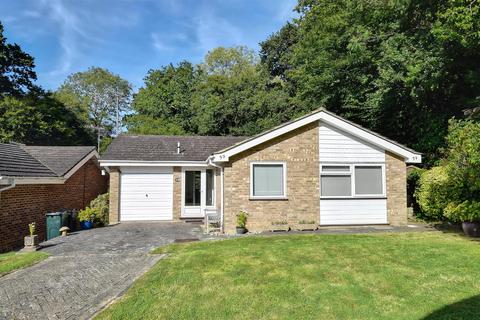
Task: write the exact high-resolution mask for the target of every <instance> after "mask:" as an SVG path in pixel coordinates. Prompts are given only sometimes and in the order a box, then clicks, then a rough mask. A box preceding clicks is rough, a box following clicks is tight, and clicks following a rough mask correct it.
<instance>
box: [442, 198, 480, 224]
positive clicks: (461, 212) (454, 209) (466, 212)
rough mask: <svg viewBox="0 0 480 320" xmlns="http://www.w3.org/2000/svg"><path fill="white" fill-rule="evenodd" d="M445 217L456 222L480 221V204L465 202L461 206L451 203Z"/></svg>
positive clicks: (446, 209)
mask: <svg viewBox="0 0 480 320" xmlns="http://www.w3.org/2000/svg"><path fill="white" fill-rule="evenodd" d="M444 214H445V217H447V218H448V219H449V220H452V221H454V222H465V221H467V222H474V221H480V202H478V201H469V200H466V201H463V202H462V203H460V204H455V203H453V202H451V203H449V204H448V205H447V207H446V208H445V212H444Z"/></svg>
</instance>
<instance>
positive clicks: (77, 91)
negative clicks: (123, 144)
mask: <svg viewBox="0 0 480 320" xmlns="http://www.w3.org/2000/svg"><path fill="white" fill-rule="evenodd" d="M131 95H132V85H131V84H130V83H129V82H128V81H127V80H124V79H122V78H121V77H120V76H118V75H115V74H113V73H111V72H110V71H108V70H106V69H102V68H98V67H91V68H90V69H88V70H87V71H85V72H77V73H74V74H71V75H70V76H68V78H67V79H66V80H65V82H64V83H63V84H62V86H61V87H60V88H59V89H58V90H57V92H56V94H55V96H56V98H57V99H59V100H60V101H62V102H63V103H64V104H65V105H66V106H67V107H68V108H69V109H70V110H72V111H73V112H74V113H75V114H76V115H77V116H78V117H79V118H80V119H82V120H83V121H85V122H86V123H87V125H88V126H89V127H91V128H93V129H95V130H96V132H97V137H98V139H100V137H101V136H108V135H110V134H118V133H120V131H121V128H122V125H121V119H122V117H123V115H125V114H126V113H128V112H129V111H130V100H131Z"/></svg>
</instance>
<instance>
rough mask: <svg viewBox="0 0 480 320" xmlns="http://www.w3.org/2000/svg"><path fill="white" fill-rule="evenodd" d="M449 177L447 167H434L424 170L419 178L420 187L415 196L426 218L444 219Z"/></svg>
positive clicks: (447, 199) (447, 200) (448, 191)
mask: <svg viewBox="0 0 480 320" xmlns="http://www.w3.org/2000/svg"><path fill="white" fill-rule="evenodd" d="M449 183H450V181H449V178H448V174H447V172H446V169H445V167H443V166H439V167H433V168H431V169H430V170H428V171H426V172H424V173H423V174H422V175H421V177H420V180H419V185H420V187H419V189H418V190H417V191H416V192H415V197H416V199H417V202H418V204H419V205H420V208H421V210H422V213H423V215H425V217H426V218H430V219H434V220H442V219H443V209H445V207H446V206H447V205H448V202H449V198H448V196H449V193H450V192H451V190H450V187H449Z"/></svg>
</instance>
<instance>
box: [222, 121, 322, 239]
mask: <svg viewBox="0 0 480 320" xmlns="http://www.w3.org/2000/svg"><path fill="white" fill-rule="evenodd" d="M318 155H319V153H318V123H312V124H310V125H306V126H304V127H302V128H299V129H297V130H294V131H291V132H289V133H286V134H284V135H282V136H280V137H277V138H275V139H273V140H270V141H268V142H265V143H264V144H261V145H259V146H256V147H254V148H252V149H249V150H247V151H244V152H242V153H241V154H239V155H236V156H234V157H232V159H231V161H230V162H229V163H228V164H227V165H226V166H225V169H224V185H225V191H224V192H225V193H224V199H225V204H224V211H225V215H224V219H225V221H224V227H225V232H226V233H234V232H235V226H236V214H237V213H238V212H239V211H240V210H245V211H247V212H248V213H249V216H248V221H247V228H248V229H249V230H250V231H254V232H255V231H263V230H268V229H269V228H270V227H271V225H272V222H277V221H287V222H288V223H289V224H297V223H298V222H299V221H300V220H306V221H315V222H316V223H317V224H318V223H319V219H320V215H319V211H320V208H319V206H320V197H319V180H320V178H319V159H318ZM252 161H285V162H286V163H287V198H288V199H287V200H251V199H250V163H251V162H252Z"/></svg>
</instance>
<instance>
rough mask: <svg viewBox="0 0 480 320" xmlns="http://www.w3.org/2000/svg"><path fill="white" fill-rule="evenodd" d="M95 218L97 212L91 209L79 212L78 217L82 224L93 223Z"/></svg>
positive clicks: (87, 208)
mask: <svg viewBox="0 0 480 320" xmlns="http://www.w3.org/2000/svg"><path fill="white" fill-rule="evenodd" d="M94 218H95V211H94V210H93V209H92V208H90V207H86V208H85V209H83V210H80V212H78V216H77V219H78V221H80V222H82V221H91V220H93V219H94Z"/></svg>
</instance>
